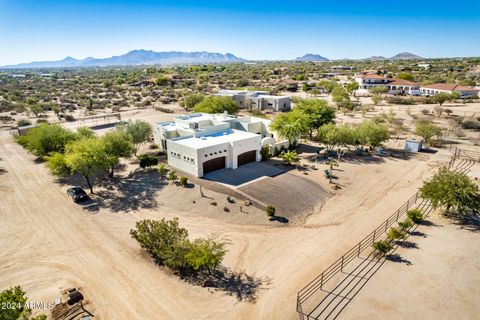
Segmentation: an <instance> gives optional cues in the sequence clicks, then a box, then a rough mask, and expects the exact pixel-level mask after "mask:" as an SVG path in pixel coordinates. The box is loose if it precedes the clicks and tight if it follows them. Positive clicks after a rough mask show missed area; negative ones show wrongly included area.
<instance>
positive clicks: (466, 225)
mask: <svg viewBox="0 0 480 320" xmlns="http://www.w3.org/2000/svg"><path fill="white" fill-rule="evenodd" d="M446 217H448V218H450V219H451V220H452V221H453V223H454V224H455V225H457V226H459V227H460V228H461V229H465V230H468V231H472V232H480V214H479V213H474V212H473V213H468V214H463V215H459V214H456V215H453V214H450V215H446Z"/></svg>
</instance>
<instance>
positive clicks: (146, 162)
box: [138, 154, 158, 168]
mask: <svg viewBox="0 0 480 320" xmlns="http://www.w3.org/2000/svg"><path fill="white" fill-rule="evenodd" d="M138 160H140V168H147V167H152V166H156V165H157V164H158V159H157V158H156V157H154V156H152V155H149V154H142V155H140V156H138Z"/></svg>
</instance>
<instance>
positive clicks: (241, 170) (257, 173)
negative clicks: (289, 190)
mask: <svg viewBox="0 0 480 320" xmlns="http://www.w3.org/2000/svg"><path fill="white" fill-rule="evenodd" d="M284 172H285V170H283V169H281V168H277V167H274V166H272V165H269V164H266V163H264V162H251V163H247V164H244V165H243V166H240V167H238V168H237V169H221V170H217V171H213V172H210V173H207V174H206V175H205V176H204V177H203V178H205V179H208V180H212V181H216V182H219V183H223V184H227V185H230V186H233V187H237V186H240V185H242V184H244V183H247V182H250V181H253V180H256V179H258V178H262V177H275V176H278V175H279V174H282V173H284Z"/></svg>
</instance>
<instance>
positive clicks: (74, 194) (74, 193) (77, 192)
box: [67, 187, 88, 202]
mask: <svg viewBox="0 0 480 320" xmlns="http://www.w3.org/2000/svg"><path fill="white" fill-rule="evenodd" d="M67 194H68V195H69V196H70V198H72V200H73V201H75V202H79V201H82V200H86V199H88V195H87V193H86V192H85V190H83V189H82V188H80V187H71V188H68V190H67Z"/></svg>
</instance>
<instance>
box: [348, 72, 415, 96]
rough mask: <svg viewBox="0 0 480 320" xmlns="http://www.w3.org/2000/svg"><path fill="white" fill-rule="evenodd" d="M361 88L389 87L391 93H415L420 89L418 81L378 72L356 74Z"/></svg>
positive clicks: (356, 79)
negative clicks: (389, 76) (390, 76)
mask: <svg viewBox="0 0 480 320" xmlns="http://www.w3.org/2000/svg"><path fill="white" fill-rule="evenodd" d="M355 81H357V83H358V85H359V86H360V89H365V90H368V89H370V88H372V87H379V86H384V87H387V89H388V93H390V94H414V93H415V91H416V90H419V88H420V85H419V84H418V83H415V82H412V81H407V80H403V79H396V78H388V77H387V75H386V74H385V75H378V74H376V73H367V74H357V75H355Z"/></svg>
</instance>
